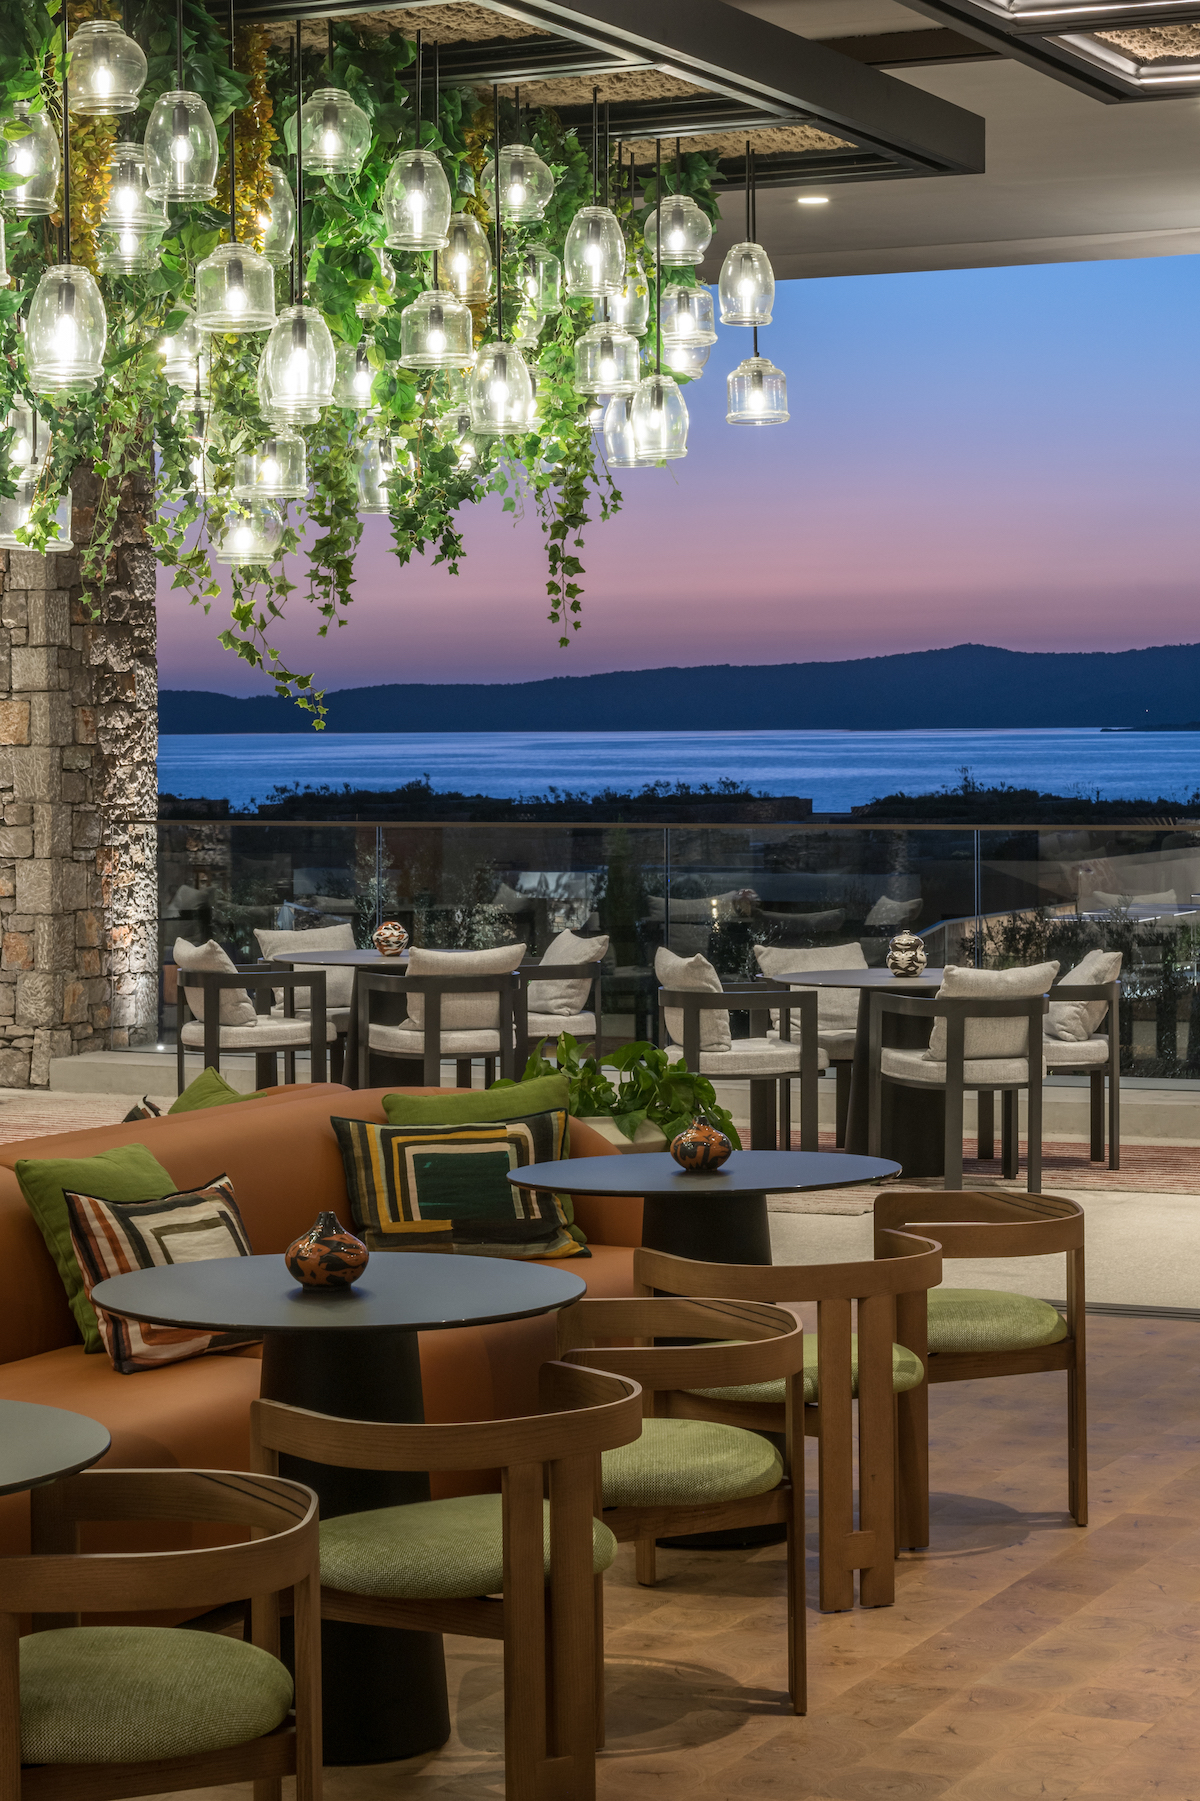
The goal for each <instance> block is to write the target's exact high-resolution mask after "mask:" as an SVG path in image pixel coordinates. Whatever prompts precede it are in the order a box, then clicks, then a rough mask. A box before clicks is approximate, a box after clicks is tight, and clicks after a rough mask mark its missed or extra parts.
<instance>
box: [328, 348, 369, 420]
mask: <svg viewBox="0 0 1200 1801" xmlns="http://www.w3.org/2000/svg"><path fill="white" fill-rule="evenodd" d="M374 347H375V340H374V338H370V337H367V338H362V339H360V341H359V342H358V343H357V344H339V345H338V347H337V359H336V362H335V366H334V377H333V404H334V406H347V407H354V408H356V409H357V410H358V411H361V410H362V409H363V408H364V407H369V406H370V404H371V388H372V385H373V383H374V381H375V370H374V369H373V368H372V366H371V351H372V350H373V349H374Z"/></svg>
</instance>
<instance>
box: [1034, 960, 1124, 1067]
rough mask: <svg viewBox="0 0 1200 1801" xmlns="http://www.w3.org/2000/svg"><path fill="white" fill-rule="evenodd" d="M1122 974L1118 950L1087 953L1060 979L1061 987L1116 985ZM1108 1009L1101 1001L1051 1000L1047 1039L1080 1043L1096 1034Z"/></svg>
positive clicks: (1046, 1021)
mask: <svg viewBox="0 0 1200 1801" xmlns="http://www.w3.org/2000/svg"><path fill="white" fill-rule="evenodd" d="M1120 973H1121V953H1120V951H1089V952H1088V953H1087V955H1086V956H1085V957H1083V958H1082V959H1081V960H1080V961H1079V962H1078V963H1077V964H1076V965H1075V967H1074V969H1069V970H1068V971H1067V973H1066V975H1065V976H1064V977H1063V986H1064V988H1070V987H1071V986H1072V984H1074V983H1078V985H1079V986H1080V987H1081V988H1090V987H1094V986H1095V985H1096V984H1098V983H1100V982H1115V981H1116V979H1117V977H1118V976H1119V975H1120ZM1107 1012H1108V1007H1107V1005H1106V1004H1105V1002H1104V1001H1054V1000H1052V1001H1051V1002H1050V1011H1049V1013H1047V1015H1046V1019H1045V1032H1046V1037H1047V1038H1065V1039H1068V1040H1070V1041H1072V1042H1074V1043H1077V1044H1081V1043H1082V1042H1083V1040H1084V1039H1085V1038H1090V1037H1091V1036H1092V1033H1093V1032H1098V1031H1099V1030H1100V1027H1101V1026H1102V1025H1103V1024H1104V1016H1105V1014H1106V1013H1107Z"/></svg>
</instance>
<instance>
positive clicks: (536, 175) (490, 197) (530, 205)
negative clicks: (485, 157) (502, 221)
mask: <svg viewBox="0 0 1200 1801" xmlns="http://www.w3.org/2000/svg"><path fill="white" fill-rule="evenodd" d="M553 193H554V177H553V175H552V174H551V173H550V170H549V169H548V168H547V167H546V164H545V163H544V162H543V161H542V159H541V157H540V156H539V155H538V153H537V151H536V150H534V149H533V148H532V147H531V146H530V145H528V144H506V145H505V146H504V149H503V150H502V151H501V152H500V211H501V213H502V214H503V216H504V217H505V218H506V219H508V220H509V221H510V222H511V223H512V224H514V225H530V224H532V223H533V222H534V221H535V220H537V219H541V218H542V217H543V216H544V215H545V211H546V206H547V204H548V202H549V200H550V197H551V195H552V194H553ZM479 197H480V199H481V200H485V201H486V202H487V204H488V207H489V208H491V207H493V206H494V205H495V201H496V161H495V158H494V157H492V158H490V159H489V161H487V162H486V163H485V164H484V165H483V172H482V174H481V175H480V177H479Z"/></svg>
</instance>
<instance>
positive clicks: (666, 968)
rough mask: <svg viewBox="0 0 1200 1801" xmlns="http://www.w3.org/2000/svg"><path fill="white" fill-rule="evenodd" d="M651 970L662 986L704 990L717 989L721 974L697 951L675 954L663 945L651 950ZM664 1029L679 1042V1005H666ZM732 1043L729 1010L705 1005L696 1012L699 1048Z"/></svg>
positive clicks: (725, 1047) (722, 1047) (717, 1047)
mask: <svg viewBox="0 0 1200 1801" xmlns="http://www.w3.org/2000/svg"><path fill="white" fill-rule="evenodd" d="M654 973H655V975H656V976H657V977H658V979H659V981H660V982H661V983H662V986H663V987H664V988H701V989H703V990H704V992H705V993H706V994H720V993H721V978H720V976H719V975H718V974H717V972H716V970H715V969H714V968H713V966H712V964H711V963H710V962H709V960H708V958H707V957H702V956H700V954H699V953H698V952H697V954H696V955H695V956H694V957H677V956H676V955H675V952H674V951H669V950H667V948H666V946H665V945H664V946H663V947H662V948H661V949H659V950H657V951H655V953H654ZM666 1021H667V1032H668V1035H669V1036H670V1037H671V1039H672V1040H673V1041H674V1042H675V1043H676V1044H682V1043H683V1008H682V1007H668V1008H667V1009H666ZM732 1043H733V1034H732V1033H731V1032H730V1030H729V1014H728V1013H723V1012H722V1011H721V1009H720V1008H719V1007H713V1008H712V1009H706V1010H705V1011H704V1012H703V1013H701V1015H700V1049H701V1050H702V1051H727V1050H728V1049H729V1047H730V1045H731V1044H732Z"/></svg>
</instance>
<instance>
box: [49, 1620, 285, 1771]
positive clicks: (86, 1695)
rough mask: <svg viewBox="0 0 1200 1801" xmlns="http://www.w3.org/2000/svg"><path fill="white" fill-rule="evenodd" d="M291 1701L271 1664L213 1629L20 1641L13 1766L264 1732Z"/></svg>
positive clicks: (144, 1629) (228, 1740)
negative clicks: (17, 1748) (17, 1746)
mask: <svg viewBox="0 0 1200 1801" xmlns="http://www.w3.org/2000/svg"><path fill="white" fill-rule="evenodd" d="M291 1705H292V1679H291V1677H290V1676H289V1675H288V1673H287V1671H286V1670H285V1668H284V1667H283V1665H282V1664H281V1663H280V1662H279V1660H278V1658H275V1657H272V1656H271V1655H270V1653H269V1652H267V1651H262V1650H260V1649H259V1648H258V1646H257V1645H248V1644H244V1643H242V1641H241V1640H240V1639H233V1638H223V1637H222V1636H221V1634H220V1633H218V1632H188V1631H185V1630H182V1629H181V1628H179V1627H170V1626H74V1627H67V1628H66V1629H64V1630H63V1631H61V1632H35V1633H34V1634H33V1635H32V1637H29V1638H23V1639H22V1640H21V1761H22V1763H31V1764H38V1763H76V1764H77V1763H148V1762H149V1761H150V1760H151V1759H152V1758H158V1757H187V1756H190V1755H192V1754H194V1753H197V1752H201V1751H223V1750H226V1749H227V1748H228V1747H229V1746H231V1745H245V1744H248V1743H249V1742H250V1740H251V1739H255V1738H261V1737H262V1736H263V1734H264V1733H267V1732H273V1731H274V1730H275V1728H276V1726H279V1725H281V1724H282V1722H283V1721H284V1720H285V1719H286V1718H287V1714H288V1709H289V1708H290V1707H291Z"/></svg>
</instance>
